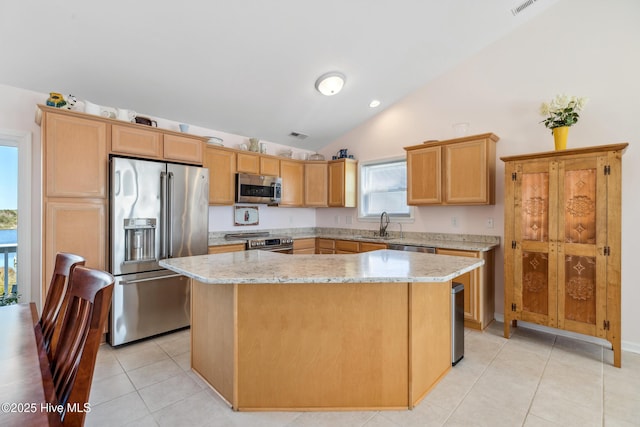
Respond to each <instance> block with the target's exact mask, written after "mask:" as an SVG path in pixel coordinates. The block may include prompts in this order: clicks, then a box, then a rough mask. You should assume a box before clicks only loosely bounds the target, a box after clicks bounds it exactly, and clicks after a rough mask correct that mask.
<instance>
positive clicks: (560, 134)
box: [552, 126, 569, 150]
mask: <svg viewBox="0 0 640 427" xmlns="http://www.w3.org/2000/svg"><path fill="white" fill-rule="evenodd" d="M552 132H553V142H554V143H555V144H556V150H566V149H567V136H568V135H569V126H560V127H557V128H553V129H552Z"/></svg>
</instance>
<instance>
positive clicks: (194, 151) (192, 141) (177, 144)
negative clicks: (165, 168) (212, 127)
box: [162, 134, 204, 165]
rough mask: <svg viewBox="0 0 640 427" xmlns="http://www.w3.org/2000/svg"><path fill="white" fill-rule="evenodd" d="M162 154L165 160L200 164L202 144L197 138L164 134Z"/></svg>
mask: <svg viewBox="0 0 640 427" xmlns="http://www.w3.org/2000/svg"><path fill="white" fill-rule="evenodd" d="M163 138H164V140H163V144H162V146H163V148H162V150H163V151H162V153H163V157H164V159H165V160H176V161H178V162H184V163H193V164H196V165H201V164H202V152H203V148H204V147H203V146H204V142H202V140H200V139H198V138H190V137H186V136H181V135H171V134H164V137H163Z"/></svg>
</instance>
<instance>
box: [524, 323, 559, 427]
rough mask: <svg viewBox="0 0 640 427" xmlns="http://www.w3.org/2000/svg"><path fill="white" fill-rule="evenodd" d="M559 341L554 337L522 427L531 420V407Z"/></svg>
mask: <svg viewBox="0 0 640 427" xmlns="http://www.w3.org/2000/svg"><path fill="white" fill-rule="evenodd" d="M557 339H558V336H557V335H554V336H553V344H551V349H550V350H549V355H548V356H547V361H546V362H545V364H544V369H543V370H542V373H541V374H540V378H539V379H538V385H537V386H536V390H535V391H534V392H533V396H532V397H531V401H530V402H529V407H528V408H527V414H526V415H525V417H524V420H523V421H522V426H524V425H525V424H526V422H527V418H529V415H530V414H531V407H532V406H533V401H534V400H535V398H536V395H537V394H538V390H539V389H540V383H542V377H543V376H544V372H545V371H546V370H547V366H548V365H549V360H551V354H552V353H553V348H554V347H555V346H556V341H557ZM536 417H540V418H542V419H543V420H545V421H548V422H550V423H553V424H556V423H555V422H554V421H551V420H547V419H546V418H544V417H542V416H540V415H536Z"/></svg>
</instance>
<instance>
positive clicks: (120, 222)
mask: <svg viewBox="0 0 640 427" xmlns="http://www.w3.org/2000/svg"><path fill="white" fill-rule="evenodd" d="M110 173H111V175H110V176H111V179H110V198H111V206H110V219H111V224H110V226H111V227H110V228H111V233H110V234H111V242H110V247H111V272H112V273H113V275H114V276H115V277H116V282H115V287H114V291H113V303H112V305H111V320H110V325H109V326H110V330H109V342H110V343H111V345H113V346H116V345H120V344H124V343H127V342H130V341H135V340H139V339H142V338H146V337H149V336H153V335H157V334H160V333H163V332H168V331H172V330H175V329H179V328H183V327H185V326H188V325H189V322H190V301H189V298H190V292H191V289H190V285H189V280H188V279H187V278H186V277H184V276H181V275H179V274H175V273H174V272H172V271H169V270H166V269H164V268H162V267H160V266H159V265H158V262H159V260H161V259H164V258H174V257H184V256H192V255H202V254H206V253H207V241H208V238H207V234H208V197H209V172H208V169H206V168H201V167H196V166H187V165H180V164H174V163H164V162H156V161H147V160H138V159H129V158H123V157H112V158H111V171H110Z"/></svg>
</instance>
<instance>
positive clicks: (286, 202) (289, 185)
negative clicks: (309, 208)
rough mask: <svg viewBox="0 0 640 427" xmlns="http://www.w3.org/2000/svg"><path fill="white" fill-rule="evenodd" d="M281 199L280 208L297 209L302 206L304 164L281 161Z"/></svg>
mask: <svg viewBox="0 0 640 427" xmlns="http://www.w3.org/2000/svg"><path fill="white" fill-rule="evenodd" d="M280 177H281V178H282V198H281V199H280V206H289V207H299V206H302V205H303V204H304V163H303V162H300V161H298V160H281V161H280Z"/></svg>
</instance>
